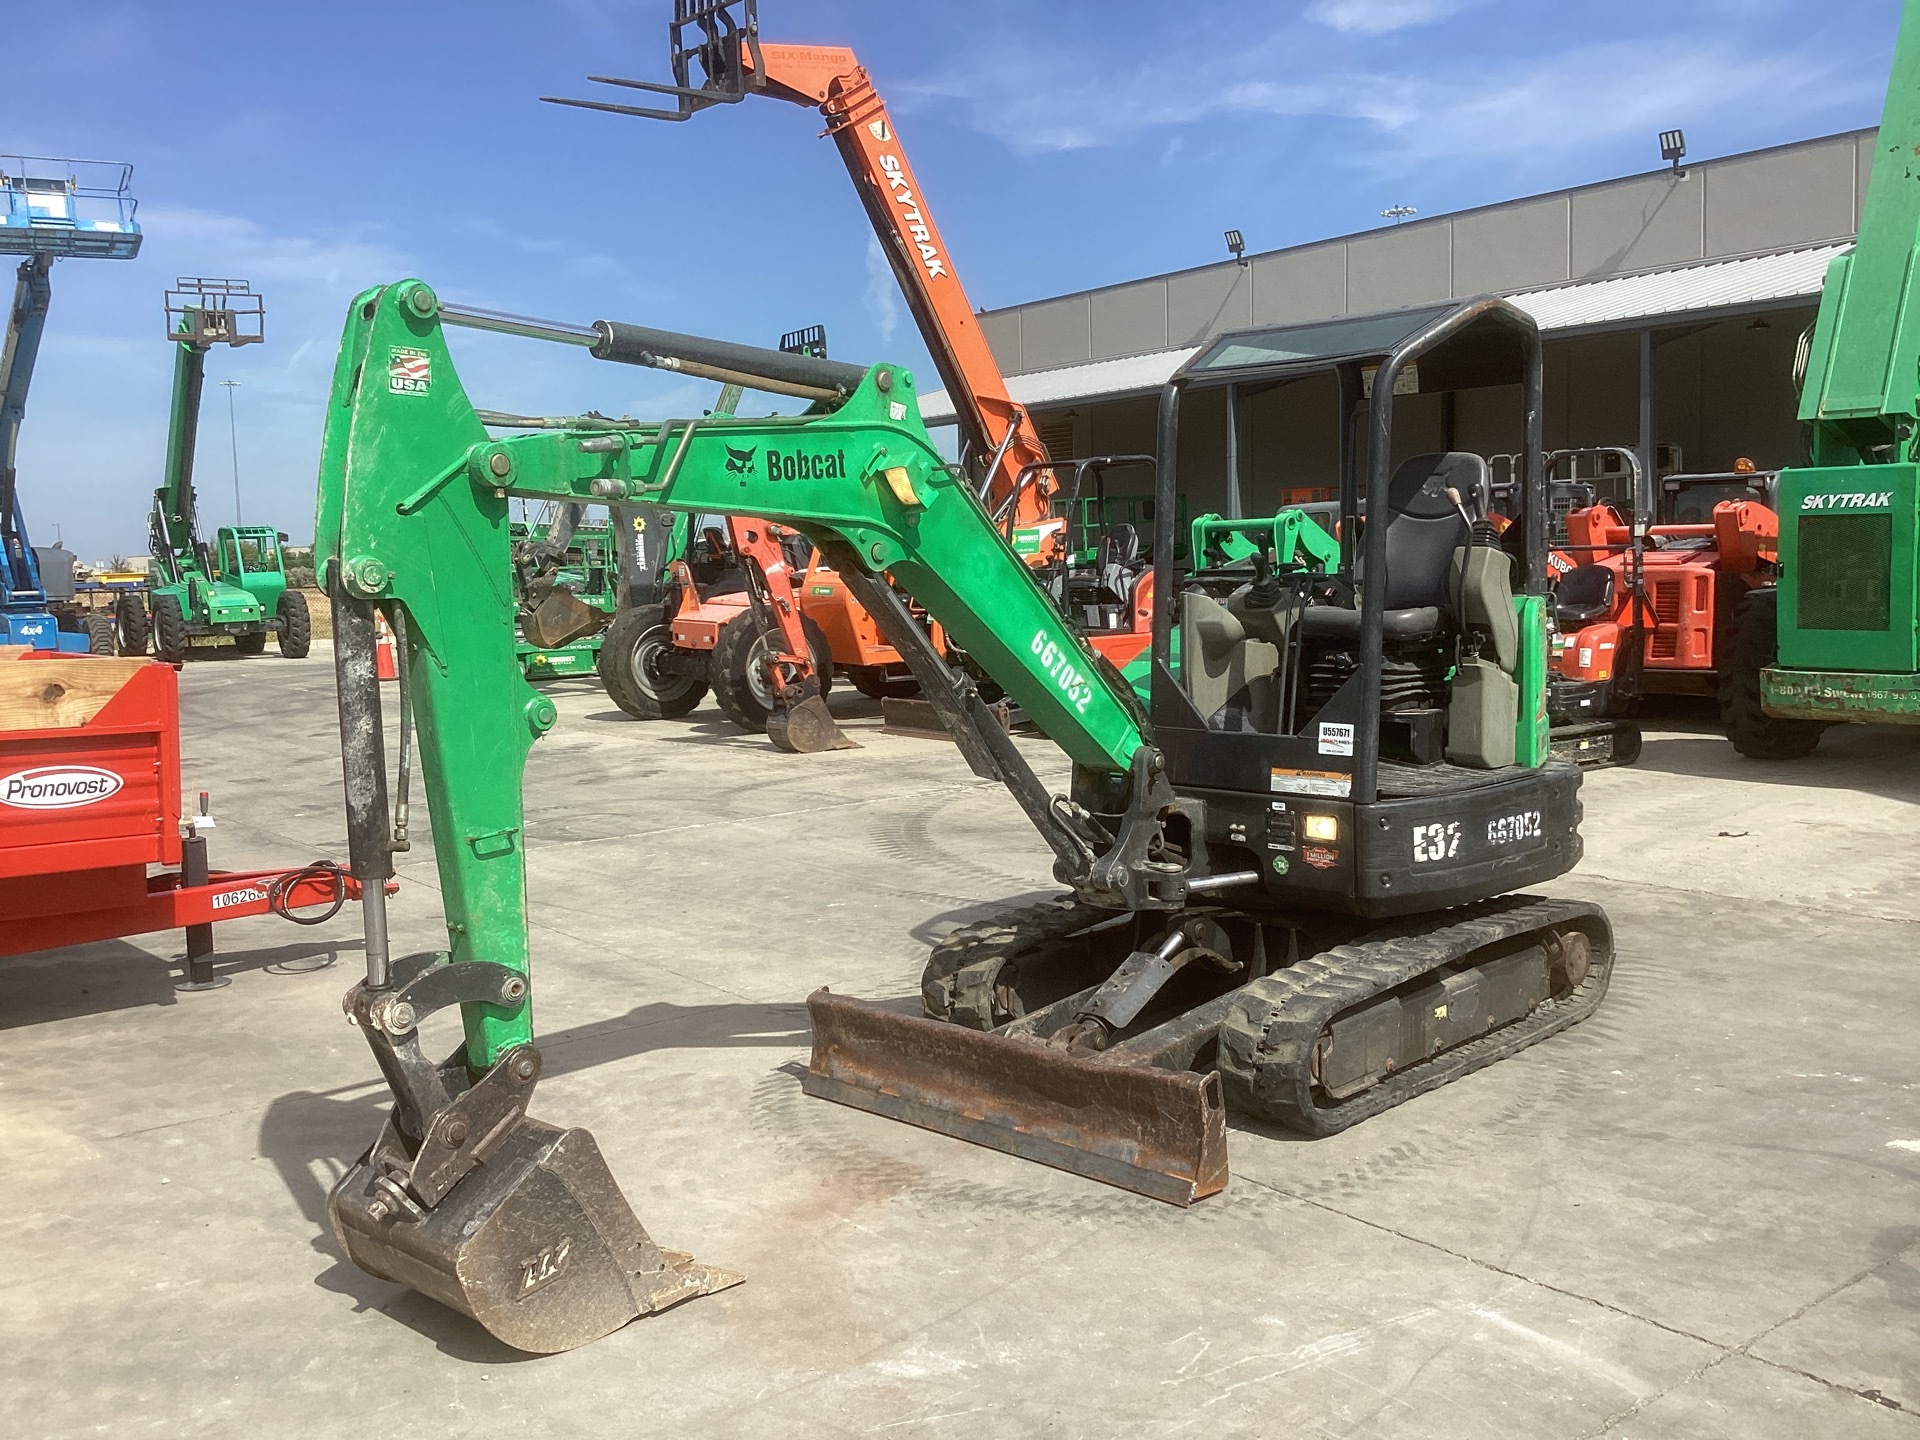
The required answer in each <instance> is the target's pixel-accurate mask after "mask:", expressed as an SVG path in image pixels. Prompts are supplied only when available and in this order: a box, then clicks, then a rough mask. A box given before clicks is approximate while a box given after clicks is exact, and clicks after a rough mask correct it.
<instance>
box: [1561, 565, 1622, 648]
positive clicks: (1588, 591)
mask: <svg viewBox="0 0 1920 1440" xmlns="http://www.w3.org/2000/svg"><path fill="white" fill-rule="evenodd" d="M1616 583H1617V582H1616V579H1615V576H1614V573H1613V567H1612V566H1611V565H1576V566H1574V567H1573V569H1571V570H1569V571H1567V573H1566V574H1564V575H1562V576H1561V577H1560V583H1559V584H1557V585H1555V586H1554V587H1553V620H1554V624H1555V625H1556V626H1557V627H1558V628H1559V630H1560V632H1561V633H1562V634H1571V633H1572V632H1574V631H1576V630H1580V629H1583V628H1584V627H1586V626H1588V625H1591V624H1592V623H1593V622H1594V621H1596V620H1604V619H1606V618H1607V616H1609V615H1611V614H1612V613H1613V598H1614V593H1615V585H1616Z"/></svg>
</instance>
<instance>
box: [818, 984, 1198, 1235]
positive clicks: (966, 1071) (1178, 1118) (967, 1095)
mask: <svg viewBox="0 0 1920 1440" xmlns="http://www.w3.org/2000/svg"><path fill="white" fill-rule="evenodd" d="M807 1012H808V1014H809V1015H810V1016H811V1017H812V1020H813V1061H812V1063H811V1064H810V1065H809V1066H808V1067H807V1074H806V1077H805V1079H804V1080H802V1082H801V1084H802V1087H803V1088H804V1089H805V1090H806V1092H807V1093H808V1094H809V1095H815V1096H818V1097H820V1098H822V1099H825V1100H834V1101H838V1102H839V1103H840V1104H842V1105H852V1106H854V1107H855V1108H857V1109H861V1110H869V1111H872V1112H873V1113H874V1114H876V1115H885V1116H887V1117H889V1118H890V1119H894V1120H904V1121H906V1122H907V1123H908V1124H910V1125H918V1126H921V1127H922V1128H924V1129H927V1130H938V1131H939V1132H940V1133H941V1134H943V1135H952V1136H955V1137H957V1138H959V1139H961V1140H971V1141H972V1142H973V1143H974V1144H976V1145H986V1146H989V1147H991V1148H992V1149H995V1150H1004V1151H1006V1152H1007V1153H1008V1154H1010V1155H1018V1156H1021V1157H1022V1158H1024V1159H1028V1160H1038V1161H1039V1162H1041V1163H1042V1164H1044V1165H1052V1166H1055V1167H1056V1168H1058V1169H1061V1170H1071V1171H1072V1172H1073V1173H1074V1174H1076V1175H1085V1176H1087V1177H1089V1178H1090V1179H1094V1180H1102V1181H1105V1182H1106V1183H1107V1184H1109V1185H1117V1186H1119V1187H1120V1188H1121V1189H1123V1190H1132V1191H1135V1192H1137V1193H1139V1194H1142V1195H1150V1196H1152V1197H1153V1198H1154V1199H1156V1200H1166V1201H1169V1202H1171V1203H1172V1204H1175V1205H1191V1204H1193V1203H1194V1201H1196V1200H1201V1199H1204V1198H1205V1197H1207V1196H1208V1195H1212V1194H1214V1193H1216V1192H1217V1191H1219V1190H1221V1189H1224V1188H1225V1186H1226V1183H1227V1134H1226V1103H1225V1100H1224V1098H1223V1096H1222V1094H1221V1090H1220V1077H1219V1076H1218V1075H1215V1074H1211V1073H1208V1074H1204V1075H1203V1074H1197V1073H1195V1072H1193V1071H1189V1070H1166V1069H1161V1068H1159V1067H1157V1066H1153V1065H1148V1064H1143V1063H1140V1062H1138V1061H1129V1060H1127V1059H1123V1058H1121V1057H1118V1056H1114V1057H1107V1056H1100V1055H1095V1056H1080V1055H1071V1054H1068V1053H1067V1052H1066V1051H1065V1050H1062V1049H1059V1048H1056V1047H1053V1046H1049V1045H1047V1044H1045V1043H1044V1042H1042V1041H1039V1040H1037V1039H1028V1038H1022V1037H1019V1036H1007V1035H999V1034H992V1033H983V1032H981V1031H977V1030H969V1029H967V1028H965V1027H964V1026H960V1025H951V1024H943V1023H941V1022H939V1021H936V1020H927V1019H923V1018H922V1017H920V1016H917V1015H902V1014H900V1013H898V1012H897V1011H893V1010H887V1009H883V1008H882V1007H880V1006H878V1005H872V1004H868V1003H865V1002H863V1001H859V1000H848V999H845V998H843V997H841V996H837V995H833V994H830V993H828V992H827V991H825V990H820V991H817V992H815V993H814V994H813V995H811V996H809V997H808V998H807Z"/></svg>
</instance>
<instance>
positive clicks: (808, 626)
mask: <svg viewBox="0 0 1920 1440" xmlns="http://www.w3.org/2000/svg"><path fill="white" fill-rule="evenodd" d="M800 632H801V634H803V635H805V636H806V637H807V654H808V655H810V656H811V657H812V658H813V673H814V674H816V675H818V676H819V677H820V693H821V694H822V695H825V694H827V693H828V692H829V691H830V690H832V689H833V646H832V645H830V644H829V643H828V642H827V632H826V631H824V630H822V629H821V628H820V626H819V624H818V623H817V622H816V621H815V620H814V619H813V617H812V616H811V615H802V616H801V617H800Z"/></svg>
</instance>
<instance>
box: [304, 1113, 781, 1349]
mask: <svg viewBox="0 0 1920 1440" xmlns="http://www.w3.org/2000/svg"><path fill="white" fill-rule="evenodd" d="M395 1143H397V1137H396V1136H395V1135H394V1134H393V1125H392V1122H391V1121H389V1122H388V1126H387V1131H386V1132H384V1133H383V1134H382V1135H381V1138H380V1141H379V1142H378V1143H376V1144H375V1145H374V1147H373V1149H372V1150H370V1151H369V1152H368V1153H367V1155H366V1156H365V1157H362V1159H361V1161H360V1163H359V1164H357V1165H355V1166H354V1167H353V1168H352V1169H351V1170H349V1171H348V1172H347V1173H346V1174H345V1175H344V1176H343V1177H341V1180H340V1183H339V1184H338V1185H336V1186H334V1189H333V1194H332V1195H331V1196H329V1197H328V1200H327V1212H328V1215H329V1216H330V1217H331V1219H332V1221H333V1232H334V1234H335V1235H336V1236H337V1237H338V1238H339V1240H340V1244H341V1247H342V1248H343V1249H344V1250H345V1251H346V1252H347V1256H348V1258H349V1259H351V1260H352V1261H353V1262H354V1264H356V1265H358V1266H359V1267H360V1268H361V1269H363V1270H365V1271H367V1272H369V1273H370V1274H373V1275H377V1276H379V1277H380V1278H381V1279H383V1280H392V1281H394V1282H396V1283H397V1284H401V1285H407V1286H410V1287H412V1288H413V1289H415V1290H418V1291H420V1292H421V1293H422V1294H424V1295H429V1296H431V1297H432V1298H433V1299H435V1300H438V1301H439V1302H440V1303H441V1304H443V1305H447V1306H450V1307H451V1308H453V1309H455V1310H458V1311H460V1312H461V1313H462V1314H464V1315H470V1316H472V1317H473V1318H474V1319H475V1320H477V1321H479V1322H480V1324H481V1325H482V1326H483V1327H484V1328H485V1329H486V1331H487V1333H488V1334H490V1335H492V1336H494V1338H496V1339H498V1340H501V1341H503V1342H504V1343H506V1344H508V1345H511V1346H513V1347H514V1348H515V1349H516V1350H526V1351H529V1352H531V1353H533V1354H536V1355H550V1354H555V1353H557V1352H559V1351H562V1350H571V1349H573V1348H574V1347H576V1346H579V1345H585V1344H587V1343H588V1342H589V1341H592V1340H598V1339H599V1338H600V1337H601V1336H603V1335H607V1334H610V1333H612V1332H613V1331H615V1330H618V1329H619V1328H620V1327H621V1326H622V1325H625V1324H626V1323H627V1322H628V1321H630V1320H633V1319H635V1318H637V1317H639V1316H641V1315H652V1314H654V1313H656V1312H658V1311H661V1310H665V1309H666V1308H667V1307H669V1306H671V1305H677V1304H679V1303H680V1302H681V1301H682V1300H691V1299H694V1298H695V1297H696V1296H700V1295H711V1294H713V1293H714V1292H715V1291H716V1290H725V1289H726V1288H727V1287H729V1286H731V1285H738V1284H739V1283H740V1282H741V1280H742V1278H743V1277H742V1276H740V1275H737V1274H735V1273H734V1272H733V1271H731V1270H721V1269H717V1268H715V1267H713V1266H710V1265H698V1264H695V1263H694V1262H693V1259H692V1257H691V1256H687V1255H683V1254H679V1253H677V1252H674V1251H668V1250H662V1249H660V1247H659V1246H657V1245H655V1244H654V1243H653V1240H652V1238H651V1237H650V1236H649V1235H648V1234H647V1232H646V1230H645V1229H644V1228H643V1227H642V1226H641V1224H640V1221H639V1219H638V1218H637V1217H636V1216H635V1215H634V1213H633V1209H632V1207H631V1206H629V1205H628V1204H627V1201H626V1197H625V1196H624V1195H622V1194H621V1193H620V1187H619V1186H618V1185H617V1184H616V1183H615V1182H614V1178H613V1175H612V1173H611V1172H610V1171H609V1170H608V1169H607V1162H606V1161H605V1160H603V1159H602V1158H601V1156H600V1147H599V1146H598V1145H596V1144H594V1140H593V1136H592V1135H590V1134H588V1133H587V1132H586V1131H585V1130H562V1129H559V1128H558V1127H556V1126H553V1125H547V1124H544V1123H542V1122H541V1121H538V1120H533V1119H528V1118H525V1117H521V1118H520V1119H518V1120H517V1121H516V1122H514V1124H513V1127H512V1129H511V1131H510V1132H509V1133H508V1134H507V1135H506V1136H505V1137H504V1138H503V1139H502V1140H501V1141H500V1143H499V1145H498V1148H497V1149H494V1150H492V1151H490V1152H489V1154H488V1157H487V1160H486V1162H485V1163H484V1164H482V1165H480V1166H478V1167H477V1168H476V1169H474V1170H473V1171H471V1172H470V1173H469V1174H467V1175H466V1176H465V1177H464V1178H463V1179H461V1180H460V1181H459V1182H458V1183H457V1184H456V1185H454V1187H453V1188H452V1189H451V1190H450V1191H448V1193H447V1194H446V1196H445V1197H444V1198H443V1199H442V1200H441V1201H440V1203H439V1204H437V1205H435V1206H434V1207H433V1208H432V1209H430V1210H422V1209H421V1208H420V1207H419V1206H417V1205H415V1204H414V1203H413V1202H412V1201H411V1199H410V1198H409V1197H408V1196H407V1194H406V1192H405V1190H404V1189H403V1188H402V1187H400V1186H399V1185H397V1184H396V1183H394V1181H393V1180H392V1179H390V1178H388V1177H386V1176H383V1175H382V1174H381V1173H380V1172H379V1171H378V1170H377V1169H376V1168H375V1164H376V1163H377V1162H375V1161H374V1159H373V1157H376V1156H379V1155H381V1154H382V1153H383V1152H389V1153H390V1152H391V1150H392V1148H393V1144H395Z"/></svg>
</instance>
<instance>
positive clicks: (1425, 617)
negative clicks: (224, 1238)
mask: <svg viewBox="0 0 1920 1440" xmlns="http://www.w3.org/2000/svg"><path fill="white" fill-rule="evenodd" d="M1449 488H1451V489H1453V490H1455V491H1457V492H1458V493H1459V494H1460V497H1461V499H1462V500H1464V501H1467V502H1468V503H1469V504H1479V503H1482V502H1483V500H1484V497H1485V496H1486V495H1487V494H1488V493H1489V492H1490V490H1491V480H1490V477H1489V476H1488V473H1487V462H1486V461H1485V460H1483V459H1482V458H1481V457H1480V456H1478V455H1473V454H1468V453H1466V452H1464V451H1458V450H1452V451H1446V452H1441V453H1435V454H1432V455H1415V456H1414V457H1413V458H1412V459H1410V460H1403V461H1402V462H1401V463H1400V468H1399V469H1397V470H1395V471H1394V472H1393V479H1392V480H1391V481H1389V482H1388V484H1387V518H1386V526H1387V581H1386V596H1385V600H1386V607H1385V608H1386V615H1385V622H1384V630H1385V633H1386V637H1387V638H1388V639H1389V640H1403V641H1416V640H1429V639H1432V638H1433V637H1434V636H1435V635H1437V634H1439V633H1440V630H1441V628H1442V621H1443V619H1444V618H1445V616H1446V614H1447V613H1448V612H1449V611H1450V610H1451V609H1452V608H1453V595H1454V583H1455V582H1454V574H1453V572H1454V554H1455V552H1456V551H1458V550H1459V549H1460V547H1461V546H1463V545H1465V544H1467V543H1468V539H1469V536H1470V532H1469V529H1468V526H1467V522H1466V520H1465V519H1464V518H1463V517H1462V516H1461V514H1460V510H1459V507H1458V506H1456V505H1455V504H1454V503H1453V501H1452V500H1450V499H1448V498H1447V491H1448V489H1449ZM1364 543H1365V542H1364V539H1363V541H1362V544H1363V545H1364ZM1355 570H1356V573H1357V574H1358V575H1359V576H1360V577H1361V579H1362V582H1363V583H1364V578H1365V561H1364V560H1362V561H1361V562H1360V563H1359V564H1358V565H1356V566H1355ZM1300 619H1301V627H1302V634H1304V635H1305V637H1306V638H1307V639H1309V640H1321V641H1350V642H1352V643H1355V644H1357V643H1359V640H1360V609H1359V607H1358V605H1355V606H1354V608H1352V609H1348V608H1346V607H1345V606H1340V605H1313V606H1309V607H1308V608H1307V610H1306V611H1305V613H1304V614H1303V615H1302V616H1301V617H1300Z"/></svg>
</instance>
